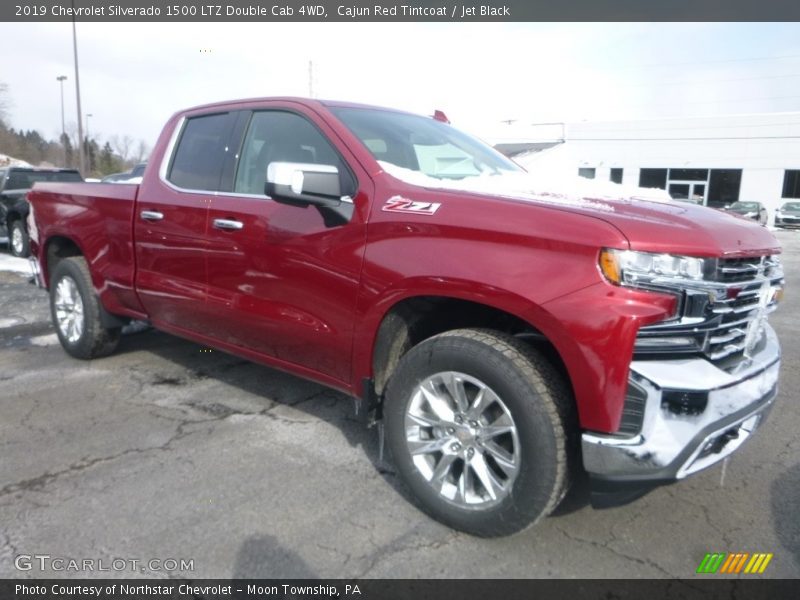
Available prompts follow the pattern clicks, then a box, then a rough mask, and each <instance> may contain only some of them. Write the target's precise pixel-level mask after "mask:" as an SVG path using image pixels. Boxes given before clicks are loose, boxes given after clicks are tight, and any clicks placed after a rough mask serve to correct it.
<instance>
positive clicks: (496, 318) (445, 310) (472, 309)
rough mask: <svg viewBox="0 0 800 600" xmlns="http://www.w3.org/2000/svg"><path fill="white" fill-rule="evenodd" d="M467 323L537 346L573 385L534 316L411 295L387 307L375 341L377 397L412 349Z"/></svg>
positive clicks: (445, 298) (480, 303) (444, 297)
mask: <svg viewBox="0 0 800 600" xmlns="http://www.w3.org/2000/svg"><path fill="white" fill-rule="evenodd" d="M465 328H467V329H478V328H480V329H492V330H495V331H500V332H503V333H507V334H510V335H514V336H516V337H519V338H520V339H521V340H523V341H525V342H526V343H528V344H530V345H532V346H535V347H537V348H538V349H539V350H540V351H541V352H542V353H543V354H544V355H545V356H546V357H547V358H548V360H549V361H550V362H551V363H552V364H553V366H554V367H555V368H556V370H557V371H558V372H559V373H561V374H562V376H563V377H564V380H565V383H566V385H568V386H569V387H570V389H571V387H572V383H571V379H570V377H569V371H568V369H567V366H566V363H565V361H564V358H563V356H562V353H561V352H560V351H559V349H558V347H557V345H556V343H554V341H553V340H552V339H551V337H550V336H549V335H547V334H546V333H545V332H544V331H543V330H542V329H541V328H540V327H539V326H537V325H536V324H535V323H533V322H532V321H531V319H530V318H528V317H527V316H523V315H521V314H519V313H518V312H517V311H513V310H509V308H508V307H499V306H496V305H493V304H491V303H487V302H485V301H478V300H475V299H467V298H464V297H461V296H451V295H441V294H429V295H409V296H406V297H404V298H402V299H399V300H397V301H395V302H394V303H393V304H391V305H390V306H388V307H386V309H385V310H384V311H383V313H382V316H381V318H380V321H379V324H378V326H377V327H376V328H375V332H374V335H373V338H372V341H371V344H370V346H369V347H370V348H371V353H370V364H369V367H370V371H369V372H370V373H371V380H372V390H371V392H374V395H375V396H376V397H377V398H380V397H381V396H382V394H383V393H384V391H385V388H386V384H387V382H388V381H389V379H390V377H391V375H392V373H393V372H394V370H395V369H396V367H397V364H398V363H399V361H400V359H401V358H402V357H403V355H404V354H405V353H406V352H408V350H410V349H411V348H413V347H414V346H416V345H417V344H419V343H421V342H423V341H425V340H426V339H428V338H431V337H433V336H435V335H438V334H440V333H444V332H445V331H451V330H454V329H465Z"/></svg>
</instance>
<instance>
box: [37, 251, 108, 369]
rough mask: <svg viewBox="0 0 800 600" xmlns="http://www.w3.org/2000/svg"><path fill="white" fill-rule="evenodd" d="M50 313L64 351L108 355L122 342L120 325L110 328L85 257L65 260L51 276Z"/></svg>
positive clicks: (77, 354) (78, 355) (86, 356)
mask: <svg viewBox="0 0 800 600" xmlns="http://www.w3.org/2000/svg"><path fill="white" fill-rule="evenodd" d="M50 314H51V316H52V319H53V325H55V328H56V333H57V334H58V339H59V341H60V342H61V345H62V346H63V348H64V350H66V351H67V353H68V354H69V355H71V356H74V357H75V358H81V359H91V358H99V357H102V356H108V355H109V354H111V353H112V352H114V350H115V349H116V347H117V344H118V343H119V336H120V328H119V327H114V328H106V327H103V323H102V321H101V318H100V300H99V298H98V297H97V294H95V292H94V287H93V286H92V278H91V275H90V274H89V267H88V265H87V264H86V260H84V258H83V257H82V256H73V257H70V258H65V259H63V260H61V261H60V262H59V263H58V264H57V265H56V268H55V269H54V270H53V275H52V277H51V278H50Z"/></svg>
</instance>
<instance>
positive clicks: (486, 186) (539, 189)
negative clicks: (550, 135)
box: [379, 161, 674, 212]
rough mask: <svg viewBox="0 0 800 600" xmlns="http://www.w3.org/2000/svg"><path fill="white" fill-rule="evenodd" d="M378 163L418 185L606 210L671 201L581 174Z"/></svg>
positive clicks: (652, 192)
mask: <svg viewBox="0 0 800 600" xmlns="http://www.w3.org/2000/svg"><path fill="white" fill-rule="evenodd" d="M379 164H380V166H381V168H383V170H384V171H386V172H387V173H388V174H389V175H391V176H392V177H395V178H397V179H399V180H400V181H403V182H405V183H408V184H411V185H418V186H420V187H425V188H434V189H446V190H455V191H464V192H473V193H478V194H488V195H492V196H503V197H509V198H516V199H520V200H535V201H537V202H550V203H555V204H561V205H568V206H575V207H577V208H588V209H593V210H601V211H606V212H613V211H614V206H613V204H610V203H608V202H605V200H615V201H633V200H649V201H651V202H664V203H670V204H671V203H673V202H674V201H673V200H672V199H671V198H670V196H669V194H667V192H666V191H664V190H660V189H650V188H640V187H636V186H630V185H621V184H619V183H613V182H611V181H599V180H596V179H586V178H584V177H557V176H554V175H549V176H541V175H534V174H532V173H525V172H523V171H519V172H516V171H501V172H496V173H482V174H481V175H478V176H475V177H464V178H463V179H439V178H437V177H430V176H428V175H425V174H424V173H421V172H420V171H413V170H411V169H405V168H403V167H398V166H397V165H394V164H392V163H387V162H384V161H379Z"/></svg>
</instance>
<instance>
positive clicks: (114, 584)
mask: <svg viewBox="0 0 800 600" xmlns="http://www.w3.org/2000/svg"><path fill="white" fill-rule="evenodd" d="M616 575H623V573H616ZM796 592H797V589H796V583H794V582H793V581H791V580H763V579H748V578H746V577H742V578H735V579H722V578H717V579H715V578H713V577H710V578H705V579H702V578H701V579H692V580H688V579H683V580H669V579H666V580H654V579H634V580H613V579H611V580H608V579H607V580H597V579H595V580H588V579H583V580H581V579H572V580H541V579H539V580H530V579H529V580H508V579H505V580H503V579H494V580H474V579H473V580H467V579H460V580H447V579H438V580H408V579H398V580H343V579H338V580H336V579H333V580H315V579H304V580H257V579H252V580H251V579H244V580H243V579H238V580H237V579H233V580H215V579H206V580H193V581H190V580H177V579H127V580H126V579H113V580H112V579H70V578H67V579H58V580H56V579H49V580H47V579H43V580H17V581H14V580H8V579H6V580H0V597H1V598H3V600H23V599H26V600H88V599H96V600H149V599H153V600H156V599H158V600H198V599H202V600H329V599H331V598H333V599H336V600H464V599H465V598H503V599H504V600H536V599H545V598H569V599H570V600H607V599H609V598H614V599H616V600H640V599H641V598H648V599H652V600H716V599H719V600H723V599H724V600H728V599H733V598H746V599H747V600H788V599H789V598H796V597H797V595H796Z"/></svg>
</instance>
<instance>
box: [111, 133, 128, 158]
mask: <svg viewBox="0 0 800 600" xmlns="http://www.w3.org/2000/svg"><path fill="white" fill-rule="evenodd" d="M108 141H109V142H111V147H112V148H113V149H114V152H115V153H116V154H117V156H119V157H120V158H121V159H122V162H128V159H129V158H130V155H131V147H132V146H133V138H132V137H131V136H129V135H123V136H119V135H112V136H111V137H110V138H109V140H108Z"/></svg>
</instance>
